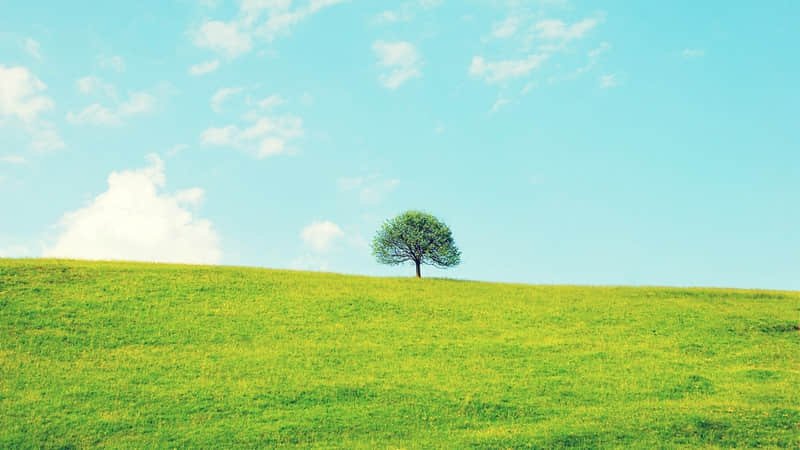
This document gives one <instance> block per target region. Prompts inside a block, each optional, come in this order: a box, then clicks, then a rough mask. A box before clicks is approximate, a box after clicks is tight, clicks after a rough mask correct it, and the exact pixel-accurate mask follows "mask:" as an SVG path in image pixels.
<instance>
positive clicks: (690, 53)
mask: <svg viewBox="0 0 800 450" xmlns="http://www.w3.org/2000/svg"><path fill="white" fill-rule="evenodd" d="M705 54H706V52H705V51H704V50H703V49H700V48H685V49H683V51H682V52H681V56H683V57H684V58H699V57H701V56H705Z"/></svg>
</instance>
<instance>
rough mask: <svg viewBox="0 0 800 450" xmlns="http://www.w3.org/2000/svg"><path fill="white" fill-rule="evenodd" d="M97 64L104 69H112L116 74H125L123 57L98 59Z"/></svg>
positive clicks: (101, 57)
mask: <svg viewBox="0 0 800 450" xmlns="http://www.w3.org/2000/svg"><path fill="white" fill-rule="evenodd" d="M97 64H98V65H99V66H100V67H102V68H103V69H110V70H113V71H115V72H125V68H126V66H125V60H124V59H122V57H121V56H105V55H101V56H98V57H97Z"/></svg>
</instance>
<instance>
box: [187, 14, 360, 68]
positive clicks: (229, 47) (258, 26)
mask: <svg viewBox="0 0 800 450" xmlns="http://www.w3.org/2000/svg"><path fill="white" fill-rule="evenodd" d="M344 1H347V0H308V1H307V2H305V4H303V5H301V6H295V5H296V4H297V3H293V2H292V1H291V0H242V1H241V3H240V5H239V17H238V18H236V19H233V20H230V21H227V22H225V21H220V20H210V21H206V22H204V23H203V24H202V25H200V27H199V28H198V29H196V30H194V31H192V32H191V33H190V34H191V36H192V38H193V41H194V44H195V45H196V46H197V47H200V48H205V49H209V50H211V51H214V52H216V53H218V54H221V55H223V56H225V57H227V58H228V59H233V58H236V57H239V56H241V55H244V54H246V53H248V52H250V51H251V50H252V49H253V46H254V44H255V43H256V41H257V40H258V39H262V40H265V41H268V42H269V41H272V40H274V39H275V38H276V37H278V36H279V35H286V34H289V33H290V32H291V29H292V27H294V26H295V25H297V24H298V23H300V22H302V21H303V20H305V19H306V18H308V17H310V16H311V15H313V14H316V13H317V12H319V11H321V10H322V9H324V8H326V7H329V6H333V5H335V4H338V3H343V2H344ZM293 6H294V7H293Z"/></svg>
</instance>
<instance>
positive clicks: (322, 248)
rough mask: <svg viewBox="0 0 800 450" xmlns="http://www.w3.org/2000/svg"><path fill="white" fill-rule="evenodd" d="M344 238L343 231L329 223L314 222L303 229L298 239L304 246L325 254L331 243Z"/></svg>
mask: <svg viewBox="0 0 800 450" xmlns="http://www.w3.org/2000/svg"><path fill="white" fill-rule="evenodd" d="M343 236H344V231H342V229H341V228H339V225H336V224H335V223H333V222H330V221H327V220H326V221H324V222H314V223H312V224H311V225H309V226H307V227H305V228H303V231H302V232H301V233H300V237H301V238H302V239H303V242H305V244H306V245H308V246H309V247H311V248H312V249H313V250H314V251H317V252H326V251H328V250H329V249H330V247H331V245H332V244H333V242H334V241H335V240H336V239H338V238H340V237H343Z"/></svg>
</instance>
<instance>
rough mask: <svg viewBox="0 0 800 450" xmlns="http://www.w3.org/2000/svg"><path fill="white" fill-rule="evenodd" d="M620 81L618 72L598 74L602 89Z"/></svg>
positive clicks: (615, 84)
mask: <svg viewBox="0 0 800 450" xmlns="http://www.w3.org/2000/svg"><path fill="white" fill-rule="evenodd" d="M620 83H621V79H620V75H619V74H616V73H609V74H605V75H601V76H600V87H601V88H603V89H608V88H613V87H617V86H619V85H620Z"/></svg>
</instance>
